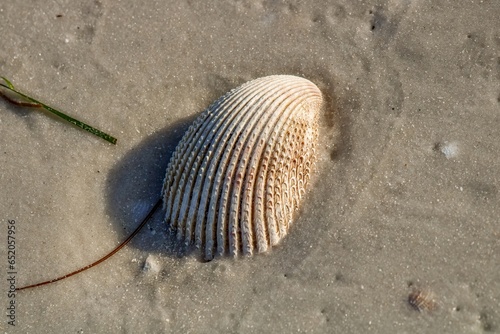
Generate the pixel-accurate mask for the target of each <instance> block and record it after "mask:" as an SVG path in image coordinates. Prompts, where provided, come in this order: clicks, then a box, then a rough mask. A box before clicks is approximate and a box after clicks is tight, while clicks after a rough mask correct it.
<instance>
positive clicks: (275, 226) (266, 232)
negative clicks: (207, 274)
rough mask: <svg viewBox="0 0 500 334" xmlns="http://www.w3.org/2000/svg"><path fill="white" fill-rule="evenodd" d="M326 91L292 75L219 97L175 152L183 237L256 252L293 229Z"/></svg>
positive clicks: (171, 214)
mask: <svg viewBox="0 0 500 334" xmlns="http://www.w3.org/2000/svg"><path fill="white" fill-rule="evenodd" d="M322 102H323V99H322V95H321V92H320V90H319V89H318V87H316V85H314V84H313V83H312V82H310V81H309V80H306V79H304V78H299V77H295V76H290V75H275V76H268V77H263V78H259V79H255V80H253V81H250V82H247V83H245V84H243V85H242V86H240V87H238V88H235V89H233V90H232V91H230V92H228V93H227V94H226V95H224V96H222V97H221V98H219V99H218V100H217V101H215V102H214V103H213V104H212V105H211V106H210V107H208V109H206V110H205V111H204V112H203V113H202V114H201V115H200V116H199V117H198V118H197V119H196V120H195V121H194V123H193V124H192V125H191V126H190V128H189V129H188V130H187V132H186V133H185V134H184V137H183V138H182V140H181V141H180V143H179V144H178V146H177V148H176V149H175V151H174V153H173V155H172V158H171V159H170V162H169V166H168V168H167V173H166V177H165V182H164V185H163V201H164V202H163V204H164V209H165V210H166V216H165V220H166V223H167V224H168V225H170V228H172V229H173V230H176V233H177V237H178V239H180V240H182V239H184V240H185V242H186V244H192V243H194V244H195V245H196V246H197V247H198V248H200V247H201V248H204V255H205V259H207V260H211V259H212V258H213V257H214V255H215V254H224V253H230V254H233V255H236V254H238V253H243V254H252V253H253V252H254V251H256V252H264V251H266V250H267V249H268V248H270V247H271V246H274V245H276V244H277V243H278V242H279V241H280V240H281V239H282V238H283V237H284V236H285V235H286V234H287V231H288V228H289V226H290V225H291V223H292V216H293V213H294V211H295V209H297V208H298V206H299V202H300V199H301V198H302V197H303V195H304V192H305V189H306V186H307V184H308V183H309V179H310V174H311V168H312V167H313V165H314V161H315V146H316V144H317V140H318V130H317V128H318V124H317V123H318V117H319V112H320V109H321V107H322Z"/></svg>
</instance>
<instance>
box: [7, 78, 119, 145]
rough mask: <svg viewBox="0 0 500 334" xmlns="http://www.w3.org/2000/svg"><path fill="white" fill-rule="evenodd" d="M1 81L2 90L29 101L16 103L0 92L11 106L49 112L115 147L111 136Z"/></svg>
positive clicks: (9, 83)
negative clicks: (40, 109)
mask: <svg viewBox="0 0 500 334" xmlns="http://www.w3.org/2000/svg"><path fill="white" fill-rule="evenodd" d="M2 79H3V80H4V81H5V83H6V84H2V83H0V86H1V87H3V88H6V89H8V90H10V91H12V92H14V93H16V94H18V95H19V96H21V97H23V98H25V99H26V100H28V101H30V102H22V101H16V100H14V99H12V98H10V97H9V96H7V95H5V94H4V93H2V92H1V91H0V95H1V96H3V97H4V98H5V99H6V100H7V101H9V102H10V103H13V104H16V105H19V106H22V107H30V108H43V109H45V110H47V111H49V112H51V113H52V114H54V115H56V116H59V117H61V118H62V119H64V120H65V121H67V122H69V123H71V124H73V125H76V126H77V127H79V128H81V129H83V130H85V131H88V132H90V133H92V134H94V135H96V136H98V137H100V138H102V139H104V140H106V141H108V142H110V143H111V144H115V145H116V141H117V139H116V138H115V137H113V136H110V135H108V134H107V133H105V132H102V131H101V130H98V129H96V128H94V127H92V126H90V125H88V124H85V123H83V122H81V121H79V120H77V119H74V118H73V117H71V116H68V115H66V114H64V113H62V112H60V111H58V110H56V109H54V108H52V107H49V106H48V105H46V104H45V103H43V102H40V101H38V100H35V99H34V98H32V97H29V96H28V95H26V94H23V93H21V92H20V91H18V90H17V89H16V88H15V87H14V85H13V84H12V83H11V82H10V81H9V80H8V79H6V78H4V77H2Z"/></svg>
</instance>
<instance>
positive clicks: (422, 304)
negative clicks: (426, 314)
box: [408, 289, 437, 312]
mask: <svg viewBox="0 0 500 334" xmlns="http://www.w3.org/2000/svg"><path fill="white" fill-rule="evenodd" d="M408 303H409V304H410V305H411V306H412V307H413V308H414V309H415V310H417V311H420V312H421V311H433V310H435V309H436V308H437V302H436V300H435V295H434V293H433V292H432V291H430V290H428V289H423V290H421V289H414V290H413V291H412V292H411V293H410V294H409V295H408Z"/></svg>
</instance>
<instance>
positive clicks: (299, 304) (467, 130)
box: [0, 0, 500, 333]
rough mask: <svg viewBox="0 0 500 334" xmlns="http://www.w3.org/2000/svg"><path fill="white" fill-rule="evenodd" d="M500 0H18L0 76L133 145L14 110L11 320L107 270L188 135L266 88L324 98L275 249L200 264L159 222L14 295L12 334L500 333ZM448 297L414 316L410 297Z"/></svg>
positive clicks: (2, 203)
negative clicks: (313, 167)
mask: <svg viewBox="0 0 500 334" xmlns="http://www.w3.org/2000/svg"><path fill="white" fill-rule="evenodd" d="M499 17H500V2H498V1H494V0H484V1H479V0H478V1H430V0H429V1H425V0H389V1H348V0H339V1H331V0H318V1H312V0H309V1H295V0H294V1H272V0H268V1H244V0H239V1H238V0H231V1H229V0H228V1H189V0H185V1H184V0H180V1H147V0H143V1H132V0H122V1H110V0H83V1H78V2H76V1H73V2H70V1H47V0H41V1H37V2H36V3H35V2H33V1H15V2H14V1H3V2H2V3H1V4H0V36H1V37H0V75H2V76H5V77H7V78H9V79H10V80H11V81H12V82H13V83H14V85H15V86H16V87H17V88H18V89H20V90H21V91H23V92H25V93H28V94H30V95H31V96H33V97H35V98H38V99H40V100H41V101H43V102H45V103H47V104H49V105H51V106H53V107H56V108H59V109H61V110H62V111H64V112H66V113H67V114H69V115H72V116H74V117H76V118H78V119H80V120H82V121H85V122H87V123H90V124H91V125H93V126H95V127H98V128H99V129H101V130H103V131H106V132H108V133H110V134H112V135H114V136H116V137H117V138H118V144H117V145H116V146H113V145H111V144H108V143H107V142H105V141H103V140H101V139H99V138H97V137H94V136H92V135H90V134H88V133H86V132H84V131H81V130H79V129H77V128H74V127H72V126H69V125H67V124H66V123H64V122H62V121H60V120H59V119H56V118H54V117H52V116H49V115H48V114H46V113H44V112H39V111H37V110H30V109H26V108H20V107H16V106H13V105H11V104H9V103H8V102H6V101H5V100H3V99H1V100H0V134H1V136H0V166H1V169H0V222H1V226H0V236H1V238H0V239H1V240H2V241H1V242H0V250H1V251H0V252H1V253H0V258H1V259H2V260H1V261H3V263H2V265H1V268H3V269H2V270H3V273H2V275H1V277H2V279H1V280H0V281H1V283H0V289H1V291H2V293H1V296H2V297H1V298H0V303H1V307H2V309H4V313H6V311H5V309H6V308H7V307H8V305H9V304H8V303H9V302H10V300H12V299H9V298H8V297H7V291H8V288H9V287H8V282H7V278H8V274H7V271H8V269H7V237H6V235H7V228H8V227H7V226H8V225H9V224H8V222H9V221H12V220H15V226H16V235H15V237H16V271H17V276H16V279H17V282H16V284H17V286H18V287H20V286H24V285H27V284H32V283H36V282H39V281H43V280H47V279H51V278H54V277H57V276H60V275H63V274H66V273H68V272H70V271H72V270H75V269H78V268H79V267H81V266H83V265H86V264H88V263H91V262H92V261H94V260H96V259H98V258H99V257H101V256H102V255H104V254H105V253H107V252H108V251H109V250H111V249H112V248H113V247H115V246H116V245H117V244H118V243H119V242H120V241H122V240H123V239H124V238H126V236H127V235H128V234H129V233H130V232H131V231H132V230H133V229H134V227H135V226H137V224H138V223H139V220H140V219H141V218H142V217H143V216H144V215H145V214H146V213H147V211H148V210H149V208H150V207H151V206H152V205H154V203H155V202H156V201H157V199H158V197H159V194H160V190H161V186H162V180H163V176H164V172H165V169H166V166H167V163H168V159H169V157H170V155H171V153H172V150H173V149H174V148H175V145H176V144H177V142H178V141H179V139H180V137H181V136H182V133H183V132H184V131H185V130H186V129H187V126H189V122H191V121H192V120H193V118H194V117H196V116H197V115H198V114H199V113H200V112H201V111H202V110H203V109H205V108H206V107H207V106H208V105H209V104H210V103H211V102H212V101H214V100H215V99H216V98H218V97H219V96H221V95H222V94H224V93H225V92H227V91H228V90H230V89H232V88H234V87H236V86H238V85H240V84H241V83H243V82H245V81H248V80H251V79H254V78H258V77H261V76H265V75H271V74H292V75H299V76H303V77H305V78H307V79H309V80H311V81H313V82H314V83H316V84H317V85H318V86H319V87H320V89H321V90H322V92H323V94H324V96H325V99H326V101H327V106H326V108H325V110H324V112H323V114H322V118H321V127H322V128H321V134H320V135H321V139H320V143H321V147H320V148H319V152H318V154H319V161H318V163H317V172H316V175H315V179H314V180H315V182H314V184H313V185H312V186H311V187H310V191H309V192H308V195H307V198H306V200H305V201H304V202H303V205H302V207H301V210H300V211H298V212H297V214H296V219H295V222H294V224H293V226H292V228H291V230H290V234H289V235H288V236H287V237H286V238H285V239H284V240H283V242H282V243H281V244H280V245H279V246H278V247H276V248H275V249H273V250H271V251H270V252H269V253H266V254H263V255H257V256H253V257H242V258H236V259H232V258H217V259H215V260H214V261H211V262H208V263H204V262H202V261H201V260H200V257H199V254H198V253H197V252H196V251H191V250H189V249H187V250H186V249H183V248H182V247H180V246H179V245H178V244H177V243H176V242H175V238H173V237H172V235H170V234H169V233H168V231H167V228H166V226H165V225H164V224H163V223H162V214H163V213H158V214H157V215H156V216H155V217H154V218H153V220H152V221H151V222H150V223H149V224H148V225H147V227H146V228H145V229H144V230H143V231H142V232H141V234H140V235H139V236H138V237H136V239H134V240H133V241H132V242H131V244H130V245H128V246H127V247H126V248H124V249H123V250H122V251H121V252H120V253H118V255H115V256H114V257H113V258H111V259H110V260H108V261H106V262H105V263H103V264H101V265H100V266H98V267H96V268H93V269H91V270H89V271H87V272H85V273H82V274H80V275H78V276H75V277H72V278H69V279H67V280H64V281H61V282H58V283H55V284H51V285H48V286H44V287H40V288H37V289H32V290H25V291H21V292H19V293H18V294H17V295H16V297H15V303H16V326H15V327H13V326H11V325H9V324H8V322H7V321H8V318H7V316H6V315H5V316H4V317H3V318H2V319H1V321H0V332H7V333H15V332H17V333H292V332H294V333H368V332H370V333H483V332H485V333H486V332H500V306H499V305H500V222H499V217H500V206H499V201H500V193H499V189H500V130H499V129H500V28H499V24H498V18H499ZM415 290H422V291H424V294H425V293H427V294H429V295H433V299H434V302H435V307H431V308H430V309H428V310H426V309H424V310H422V312H419V311H417V310H415V309H413V308H412V307H411V306H410V305H409V303H408V296H409V294H410V293H412V291H415Z"/></svg>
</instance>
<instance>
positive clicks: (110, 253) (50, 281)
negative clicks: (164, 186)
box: [16, 198, 161, 291]
mask: <svg viewBox="0 0 500 334" xmlns="http://www.w3.org/2000/svg"><path fill="white" fill-rule="evenodd" d="M160 204H161V198H160V199H158V201H157V202H156V204H155V206H154V207H153V208H152V209H151V210H150V211H149V213H148V215H147V216H146V217H145V218H144V219H143V220H142V222H141V224H140V225H139V226H138V227H137V228H136V229H135V230H134V232H132V234H130V235H129V237H128V238H127V239H125V241H123V242H122V243H121V244H119V245H118V246H117V247H116V248H115V249H113V250H112V251H111V252H109V253H108V254H107V255H106V256H104V257H102V258H100V259H99V260H97V261H95V262H93V263H91V264H89V265H86V266H85V267H82V268H80V269H78V270H75V271H73V272H71V273H69V274H66V275H64V276H61V277H58V278H54V279H51V280H48V281H45V282H40V283H36V284H31V285H27V286H23V287H22V288H16V291H21V290H25V289H30V288H35V287H38V286H42V285H47V284H50V283H54V282H57V281H61V280H63V279H65V278H68V277H71V276H73V275H76V274H79V273H81V272H82V271H85V270H87V269H90V268H92V267H95V266H97V265H98V264H100V263H102V262H104V261H106V260H107V259H109V258H110V257H112V256H113V255H115V254H116V253H117V252H118V251H119V250H120V249H122V248H123V247H124V246H125V245H126V244H128V243H129V241H130V240H132V238H134V237H135V236H136V235H137V233H139V231H140V230H141V229H142V228H143V227H144V225H146V223H147V222H148V221H149V220H150V219H151V217H152V216H153V215H154V213H155V212H156V210H158V208H159V207H160Z"/></svg>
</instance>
